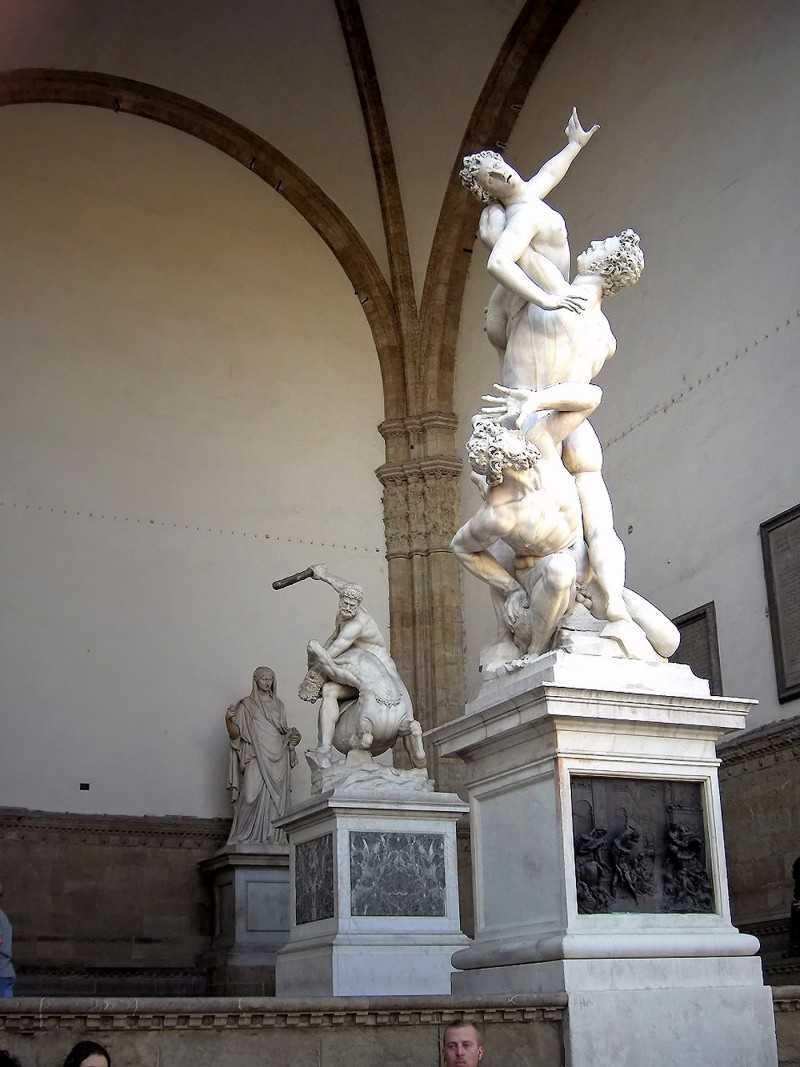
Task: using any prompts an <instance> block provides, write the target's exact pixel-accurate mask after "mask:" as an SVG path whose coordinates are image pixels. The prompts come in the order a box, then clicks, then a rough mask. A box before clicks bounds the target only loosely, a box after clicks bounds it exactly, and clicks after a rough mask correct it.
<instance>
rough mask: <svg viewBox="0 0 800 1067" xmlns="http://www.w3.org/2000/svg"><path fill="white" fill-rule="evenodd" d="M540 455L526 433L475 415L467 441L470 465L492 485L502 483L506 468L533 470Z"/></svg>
mask: <svg viewBox="0 0 800 1067" xmlns="http://www.w3.org/2000/svg"><path fill="white" fill-rule="evenodd" d="M511 441H513V442H514V444H515V445H516V446H517V447H515V448H514V449H509V447H508V446H509V444H510V442H511ZM540 455H541V453H540V451H539V449H538V448H536V446H535V445H532V444H531V443H530V441H528V440H526V438H525V435H524V434H523V433H521V432H520V431H519V430H509V429H507V428H506V427H505V426H501V425H500V424H499V423H497V422H494V421H493V420H492V419H476V420H475V423H474V425H473V427H472V436H471V437H470V439H469V441H467V459H468V460H469V465H470V467H472V469H473V470H474V471H475V473H476V474H481V475H483V477H484V478H485V479H486V481H487V484H488V485H489V486H493V485H499V484H500V483H501V482H502V480H503V471H505V470H509V469H510V470H515V471H527V470H530V469H531V467H532V466H533V465H534V464H535V463H536V461H537V460H538V459H539V457H540Z"/></svg>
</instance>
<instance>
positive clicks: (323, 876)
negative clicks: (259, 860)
mask: <svg viewBox="0 0 800 1067" xmlns="http://www.w3.org/2000/svg"><path fill="white" fill-rule="evenodd" d="M294 899H295V909H294V911H295V923H296V924H297V925H298V926H301V925H302V924H303V923H315V922H319V921H320V919H332V918H333V834H323V835H322V837H315V838H312V840H311V841H301V842H300V844H299V845H296V846H295V850H294Z"/></svg>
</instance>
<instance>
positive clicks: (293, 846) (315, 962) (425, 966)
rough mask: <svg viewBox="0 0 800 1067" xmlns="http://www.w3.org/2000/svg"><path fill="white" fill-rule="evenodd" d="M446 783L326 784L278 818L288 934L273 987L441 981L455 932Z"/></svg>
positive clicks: (392, 990)
mask: <svg viewBox="0 0 800 1067" xmlns="http://www.w3.org/2000/svg"><path fill="white" fill-rule="evenodd" d="M466 811H467V805H466V804H464V803H463V802H462V801H461V799H460V798H459V797H458V796H456V795H455V794H453V793H429V792H424V791H420V792H412V793H410V794H408V795H398V793H396V792H394V791H391V790H390V791H388V792H387V793H386V794H385V795H382V794H381V792H380V791H379V790H376V789H369V790H366V791H364V790H362V789H355V790H352V791H348V789H347V788H346V787H345V786H344V785H338V786H337V787H336V788H335V789H334V790H333V791H331V792H328V793H326V794H323V795H322V796H319V797H313V798H312V799H311V800H309V801H307V802H306V803H305V804H301V805H300V806H299V807H297V808H295V809H293V811H291V812H290V813H289V815H287V816H286V817H285V818H284V819H282V820H281V823H280V825H281V826H282V827H283V829H284V830H285V831H286V833H287V836H288V838H289V847H290V857H291V858H290V893H289V939H288V942H287V943H286V945H285V946H284V947H283V948H282V949H281V951H280V952H279V954H278V958H277V963H276V990H277V994H278V996H287V997H288V996H291V997H302V996H367V995H371V996H403V995H410V994H415V993H426V994H447V993H449V992H450V974H451V971H452V965H451V957H452V955H453V953H454V952H455V951H457V950H458V949H461V948H464V947H466V946H467V945H468V944H469V939H468V938H467V937H465V936H464V934H462V933H461V929H460V918H459V907H458V874H457V867H456V860H457V857H456V822H457V820H458V818H459V816H461V815H463V814H464V813H465V812H466Z"/></svg>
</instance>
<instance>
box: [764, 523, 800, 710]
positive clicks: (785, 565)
mask: <svg viewBox="0 0 800 1067" xmlns="http://www.w3.org/2000/svg"><path fill="white" fill-rule="evenodd" d="M761 550H762V552H763V554H764V575H765V578H766V582H767V605H768V607H769V625H770V629H771V631H772V652H773V655H774V657H775V675H776V680H777V683H778V700H779V701H780V703H781V704H785V703H786V702H787V700H795V699H796V698H797V697H800V504H797V505H796V506H795V507H793V508H790V509H789V510H788V511H784V512H782V513H781V514H780V515H776V516H775V518H774V519H769V520H768V521H767V522H762V523H761Z"/></svg>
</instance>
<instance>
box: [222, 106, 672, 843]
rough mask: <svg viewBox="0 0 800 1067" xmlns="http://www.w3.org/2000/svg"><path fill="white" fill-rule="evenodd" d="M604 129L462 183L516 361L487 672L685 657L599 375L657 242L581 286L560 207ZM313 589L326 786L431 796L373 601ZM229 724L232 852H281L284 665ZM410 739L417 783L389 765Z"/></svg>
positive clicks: (482, 458) (500, 346)
mask: <svg viewBox="0 0 800 1067" xmlns="http://www.w3.org/2000/svg"><path fill="white" fill-rule="evenodd" d="M597 129H598V127H597V126H593V127H591V129H589V130H584V129H583V127H582V126H581V123H580V121H579V119H578V115H577V112H576V111H575V110H574V109H573V112H572V115H571V116H570V119H569V122H568V124H567V127H566V130H565V133H566V136H567V144H566V146H565V147H564V148H563V149H562V150H561V151H560V152H558V153H557V154H556V155H555V156H554V157H553V158H552V159H550V160H549V161H548V162H547V163H545V164H544V165H543V166H542V167H541V168H540V169H539V170H538V171H537V173H536V174H534V175H533V177H531V178H529V179H527V180H525V179H523V178H522V177H521V176H520V175H519V174H518V173H517V172H516V171H515V170H514V169H513V167H511V166H510V165H509V164H508V163H507V162H506V161H505V160H504V159H503V157H502V156H500V155H499V154H498V153H496V152H492V151H484V152H478V153H476V154H474V155H470V156H467V157H466V158H465V159H464V165H463V169H462V171H461V180H462V182H463V184H464V185H465V186H466V188H467V189H468V190H470V191H471V192H472V193H474V194H475V195H476V196H477V197H478V198H479V199H480V201H481V202H482V204H483V209H482V212H481V216H480V224H479V233H480V236H481V239H482V241H483V242H484V244H485V245H486V246H487V248H488V249H489V260H488V271H489V274H490V275H491V276H492V277H493V278H494V280H495V281H496V282H497V285H496V287H495V289H494V292H493V293H492V295H491V298H490V300H489V305H488V307H487V309H486V322H485V328H486V334H487V336H488V338H489V341H490V342H491V344H492V345H493V346H494V348H495V349H496V350H497V352H498V353H499V356H500V375H499V377H500V381H499V382H498V383H497V384H496V385H495V386H494V390H493V391H492V392H488V393H487V394H486V395H485V396H484V398H483V399H484V401H485V402H486V406H485V407H483V408H482V409H481V410H480V411H479V412H478V413H477V414H476V415H475V416H474V418H473V420H472V434H471V436H470V438H469V441H468V442H467V457H468V461H469V464H470V467H471V470H472V480H473V482H474V483H475V485H476V486H477V488H478V490H479V492H480V497H481V501H480V505H479V507H478V509H477V510H476V511H475V513H474V514H473V515H472V517H471V518H470V519H469V520H468V521H467V522H466V523H464V525H463V526H462V527H461V529H460V530H459V531H458V532H457V533H456V534H455V536H454V538H453V541H452V549H453V551H454V553H455V554H456V556H457V557H458V559H459V561H460V563H461V564H462V565H463V566H464V568H465V569H466V570H467V571H469V572H470V573H471V574H473V575H474V576H475V577H477V578H479V579H481V580H482V581H484V582H486V583H487V585H488V586H489V588H490V593H491V600H492V604H493V607H494V613H495V617H496V620H497V635H496V638H495V640H494V642H493V643H492V644H491V645H490V646H489V647H487V648H485V649H483V651H482V654H481V668H482V670H483V671H484V672H486V673H485V674H484V677H487V676H489V675H490V674H491V673H492V672H496V671H501V672H506V671H514V670H517V669H519V668H520V667H522V666H524V665H526V664H528V663H530V662H531V661H532V660H533V659H535V658H536V657H537V656H540V655H542V654H543V653H545V652H548V651H550V650H552V649H563V650H565V651H568V652H575V653H583V654H589V655H601V656H611V657H618V658H619V657H622V658H628V659H633V660H643V661H650V662H655V663H658V662H663V661H664V660H665V659H668V658H669V657H670V656H671V655H672V653H673V652H674V651H675V649H676V648H677V646H678V640H679V636H678V632H677V630H676V628H675V626H674V625H673V624H672V623H671V622H670V620H669V619H667V618H666V616H665V615H663V614H662V612H661V611H659V610H658V609H657V608H656V607H654V606H653V605H652V604H650V603H648V602H647V601H646V600H645V599H644V598H643V597H641V596H639V595H638V594H637V593H635V592H634V591H633V590H632V589H629V588H628V587H627V586H626V582H625V550H624V548H623V545H622V542H621V540H620V538H619V537H618V536H617V533H616V531H615V529H614V518H613V511H612V507H611V501H610V498H609V493H608V490H607V488H606V484H605V481H604V478H603V469H602V468H603V455H602V448H601V445H600V441H599V439H598V437H597V434H596V433H595V431H594V429H593V428H592V424H591V421H590V420H591V416H592V414H593V413H594V412H595V411H596V409H597V407H598V405H599V404H600V402H601V399H602V391H601V390H600V388H599V387H598V386H596V385H594V384H592V382H593V379H594V378H595V377H596V376H597V374H598V373H599V372H600V371H601V370H602V368H603V366H604V365H605V363H606V361H607V360H609V359H610V358H611V357H612V356H613V355H614V354H615V352H616V347H617V343H616V339H615V337H614V334H613V333H612V331H611V327H610V325H609V322H608V319H607V318H606V316H605V314H604V311H603V303H604V301H605V299H606V298H607V297H609V296H613V295H614V294H616V293H619V292H621V291H622V290H623V289H625V288H628V287H630V286H632V285H635V284H636V283H637V282H638V280H639V278H640V276H641V274H642V271H643V269H644V255H643V252H642V249H641V245H640V240H639V237H638V235H637V234H636V233H635V232H634V231H633V230H631V229H626V230H623V231H622V232H621V233H618V234H615V235H613V236H611V237H606V238H604V239H601V240H595V241H592V242H591V244H590V245H589V247H588V248H587V249H586V250H585V251H584V252H582V253H581V254H580V255H579V256H578V257H577V262H576V272H575V274H574V276H573V277H572V278H571V279H570V248H569V241H568V237H567V229H566V226H565V223H564V219H563V218H562V217H561V215H560V214H558V212H557V211H555V210H554V209H553V208H552V207H550V206H549V205H548V204H547V203H546V200H545V198H546V197H547V195H548V194H549V193H550V192H551V190H552V189H554V188H555V186H556V185H558V183H559V182H560V181H561V179H562V178H563V177H564V176H565V174H566V173H567V170H568V169H569V167H570V165H571V164H572V162H573V161H574V160H575V158H576V157H577V155H578V154H579V153H580V151H581V150H582V149H583V148H584V147H585V145H587V144H588V142H589V141H590V139H591V138H592V137H593V136H594V134H595V133H596V131H597ZM308 578H311V579H315V580H317V581H320V582H323V583H326V584H327V585H328V586H330V587H331V588H332V589H333V590H334V592H335V593H336V594H337V596H338V609H337V612H336V617H335V621H334V626H333V631H332V633H331V635H330V636H329V637H328V638H327V640H325V641H324V642H322V641H318V640H312V641H310V642H309V644H308V648H307V664H308V669H307V672H306V675H305V677H304V678H303V680H302V683H301V685H300V689H299V694H298V695H299V696H300V698H301V699H303V700H306V701H309V702H312V703H317V702H319V705H320V707H319V715H318V738H317V742H318V743H317V746H316V747H315V748H312V749H309V750H308V751H307V752H306V758H307V760H308V763H309V765H310V767H311V769H312V788H313V789H316V790H317V791H319V790H320V789H324V788H328V787H329V786H330V785H331V783H335V781H341V780H342V778H341V773H344V771H345V770H346V771H347V773H348V775H349V777H348V779H347V780H348V783H349V784H350V785H353V784H354V783H357V781H361V782H362V783H363V781H365V779H364V774H365V773H366V775H367V779H369V780H370V781H372V782H373V783H375V784H376V785H377V784H378V783H379V782H381V784H382V786H384V787H385V786H387V784H388V785H389V786H392V787H397V786H398V785H399V784H401V782H403V781H405V780H406V779H404V778H403V776H404V775H405V776H406V778H407V779H408V781H411V780H412V778H413V781H414V783H415V785H414V788H421V787H422V786H421V784H420V783H422V781H423V778H424V782H425V787H426V788H430V787H431V784H430V783H429V780H428V779H427V777H426V775H425V767H426V758H425V749H424V746H423V743H422V728H421V726H420V724H419V722H418V721H417V720H416V719H415V717H414V709H413V706H412V702H411V697H410V696H409V693H408V690H407V688H406V686H405V684H404V682H403V680H402V678H401V677H400V674H399V672H398V670H397V666H396V664H395V662H394V660H393V659H392V657H391V656H390V655H389V652H388V649H387V647H386V642H385V640H384V638H383V635H382V633H381V631H380V629H379V627H378V625H377V623H376V622H375V620H374V618H373V617H372V616H371V615H370V614H369V612H368V611H367V610H366V608H365V607H364V604H363V599H364V591H363V589H362V588H361V586H359V585H358V584H357V583H355V582H350V581H346V580H344V579H342V578H338V577H336V576H334V575H332V574H330V573H329V571H328V569H327V567H326V566H324V565H323V564H317V565H315V566H313V567H307V568H306V569H305V570H303V571H301V572H299V573H297V574H294V575H290V576H289V577H288V578H284V579H280V580H278V581H276V582H274V583H273V588H275V589H283V588H285V587H287V586H290V585H294V584H296V583H297V582H299V581H303V580H305V579H308ZM226 726H227V730H228V735H229V739H230V745H231V756H230V775H229V787H230V789H231V791H232V797H233V799H234V804H235V816H234V821H233V827H232V829H231V837H230V843H251V842H258V841H272V842H276V841H278V840H279V839H280V831H279V830H277V831H276V830H275V829H274V828H273V823H274V821H275V820H276V819H281V818H282V817H283V816H284V815H285V814H286V809H287V797H288V792H287V790H288V781H289V771H290V765H293V764H294V760H295V754H294V750H295V747H296V745H297V744H298V743H299V741H300V735H299V733H298V732H297V730H295V729H293V728H292V729H290V728H289V727H288V726H287V724H286V715H285V712H284V709H283V704H282V703H281V701H279V700H278V698H277V696H276V694H275V675H274V672H273V671H271V670H270V669H269V668H266V667H259V668H258V669H257V670H256V672H255V674H254V676H253V690H252V692H251V694H250V696H249V697H246V698H244V699H243V700H240V701H239V702H238V703H237V704H235V705H232V706H231V707H230V708H229V709H228V713H227V716H226ZM398 739H401V740H402V743H403V745H404V747H405V750H406V754H407V758H408V763H409V764H410V768H411V770H410V771H397V770H393V769H391V768H386V767H382V766H381V765H379V764H377V763H376V762H375V759H374V757H376V756H380V755H381V754H383V753H384V752H387V751H388V750H390V749H392V748H393V746H394V745H395V744H396V742H397V741H398ZM337 768H338V770H337ZM334 772H336V773H337V774H339V775H340V777H339V778H338V779H337V778H336V774H334ZM359 775H360V776H361V777H360V778H359ZM392 775H393V776H394V777H393V778H392V777H391V776H392ZM414 775H416V777H415V778H414V777H413V776H414ZM420 775H422V776H423V777H420ZM321 783H322V784H321Z"/></svg>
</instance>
